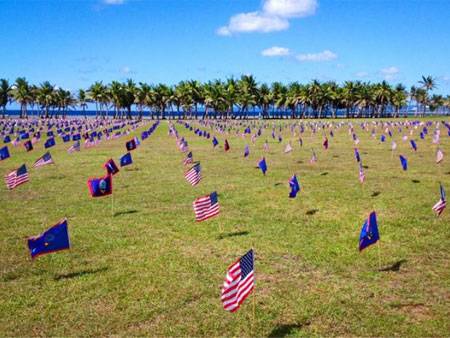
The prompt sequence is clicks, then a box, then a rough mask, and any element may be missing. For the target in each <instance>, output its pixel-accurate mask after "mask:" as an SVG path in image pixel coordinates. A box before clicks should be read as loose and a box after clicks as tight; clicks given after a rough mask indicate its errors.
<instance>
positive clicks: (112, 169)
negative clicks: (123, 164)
mask: <svg viewBox="0 0 450 338" xmlns="http://www.w3.org/2000/svg"><path fill="white" fill-rule="evenodd" d="M103 167H105V169H106V172H107V173H108V174H110V175H115V174H117V173H118V172H119V168H118V167H117V165H116V163H115V162H114V160H113V159H112V158H111V159H109V160H108V161H106V163H105V164H104V165H103Z"/></svg>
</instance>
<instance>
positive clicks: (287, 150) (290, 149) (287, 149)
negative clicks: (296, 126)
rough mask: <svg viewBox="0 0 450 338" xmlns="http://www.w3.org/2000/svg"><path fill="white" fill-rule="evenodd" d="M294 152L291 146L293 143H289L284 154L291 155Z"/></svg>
mask: <svg viewBox="0 0 450 338" xmlns="http://www.w3.org/2000/svg"><path fill="white" fill-rule="evenodd" d="M291 151H292V146H291V142H289V143H288V144H286V148H284V153H285V154H287V153H290V152H291Z"/></svg>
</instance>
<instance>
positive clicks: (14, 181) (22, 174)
mask: <svg viewBox="0 0 450 338" xmlns="http://www.w3.org/2000/svg"><path fill="white" fill-rule="evenodd" d="M28 180H29V178H28V171H27V167H26V166H25V164H23V165H22V166H21V167H20V168H19V169H16V170H14V171H11V172H10V173H9V174H7V175H5V183H6V187H7V188H8V189H10V190H11V189H14V188H15V187H17V186H19V185H21V184H23V183H25V182H28Z"/></svg>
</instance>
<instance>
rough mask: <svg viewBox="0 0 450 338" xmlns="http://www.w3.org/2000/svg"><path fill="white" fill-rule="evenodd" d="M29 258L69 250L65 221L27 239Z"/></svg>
mask: <svg viewBox="0 0 450 338" xmlns="http://www.w3.org/2000/svg"><path fill="white" fill-rule="evenodd" d="M28 248H29V249H30V254H31V258H33V259H34V258H36V257H37V256H40V255H45V254H49V253H52V252H56V251H61V250H66V249H70V242H69V232H68V231H67V220H66V219H63V220H61V221H60V222H59V223H57V224H55V225H54V226H52V227H51V228H50V229H48V230H46V231H45V232H43V233H42V234H40V235H39V236H36V237H29V238H28Z"/></svg>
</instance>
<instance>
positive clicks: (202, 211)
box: [192, 191, 220, 222]
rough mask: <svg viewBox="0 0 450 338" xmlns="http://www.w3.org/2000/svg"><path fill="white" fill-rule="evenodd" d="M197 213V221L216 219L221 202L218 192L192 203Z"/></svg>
mask: <svg viewBox="0 0 450 338" xmlns="http://www.w3.org/2000/svg"><path fill="white" fill-rule="evenodd" d="M192 205H193V207H194V212H195V220H196V221H197V222H202V221H205V220H207V219H208V218H211V217H214V216H216V215H218V214H219V211H220V208H219V201H218V199H217V192H215V191H214V192H213V193H211V194H209V195H206V196H203V197H199V198H197V199H196V200H195V201H194V203H192Z"/></svg>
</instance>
